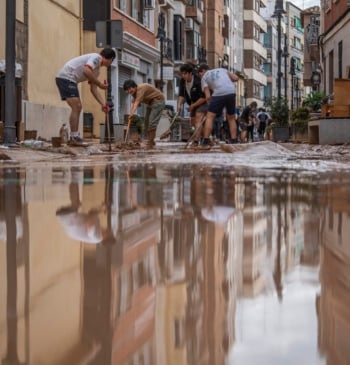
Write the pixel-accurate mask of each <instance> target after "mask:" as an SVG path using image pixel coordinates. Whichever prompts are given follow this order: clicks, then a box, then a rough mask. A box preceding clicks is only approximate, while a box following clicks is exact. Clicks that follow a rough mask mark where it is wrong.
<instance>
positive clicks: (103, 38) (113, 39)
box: [96, 20, 123, 49]
mask: <svg viewBox="0 0 350 365" xmlns="http://www.w3.org/2000/svg"><path fill="white" fill-rule="evenodd" d="M96 47H98V48H104V47H113V48H117V49H122V48H123V23H122V21H121V20H102V21H98V22H96Z"/></svg>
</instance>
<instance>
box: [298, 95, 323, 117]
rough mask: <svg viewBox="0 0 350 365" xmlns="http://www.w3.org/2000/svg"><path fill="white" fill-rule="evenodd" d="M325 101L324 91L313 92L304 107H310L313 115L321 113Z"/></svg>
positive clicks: (306, 99) (306, 98)
mask: <svg viewBox="0 0 350 365" xmlns="http://www.w3.org/2000/svg"><path fill="white" fill-rule="evenodd" d="M323 99H324V94H323V92H322V91H312V92H311V93H310V94H308V95H307V96H306V97H305V98H304V100H303V106H305V107H308V108H309V109H310V111H311V112H313V113H317V112H320V110H321V105H322V102H323Z"/></svg>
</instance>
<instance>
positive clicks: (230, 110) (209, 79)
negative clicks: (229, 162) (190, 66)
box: [198, 64, 238, 149]
mask: <svg viewBox="0 0 350 365" xmlns="http://www.w3.org/2000/svg"><path fill="white" fill-rule="evenodd" d="M198 74H199V76H200V77H201V79H202V90H203V92H204V94H205V97H206V99H207V101H208V102H209V106H208V112H207V119H206V122H205V125H204V132H203V142H202V145H201V146H200V148H202V149H210V140H209V136H210V134H211V132H212V129H213V121H214V119H215V117H216V116H217V115H221V114H222V112H223V110H224V109H226V115H227V119H228V123H229V128H230V135H231V139H230V143H237V126H236V118H235V109H236V86H235V84H234V82H236V81H238V76H237V75H235V74H233V73H232V72H230V71H228V70H227V69H225V68H215V69H212V70H209V66H208V65H206V64H201V65H199V68H198Z"/></svg>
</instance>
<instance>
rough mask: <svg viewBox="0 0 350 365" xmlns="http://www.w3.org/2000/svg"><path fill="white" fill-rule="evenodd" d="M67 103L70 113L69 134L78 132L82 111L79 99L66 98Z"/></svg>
mask: <svg viewBox="0 0 350 365" xmlns="http://www.w3.org/2000/svg"><path fill="white" fill-rule="evenodd" d="M67 103H68V105H69V106H70V108H71V109H72V110H71V113H70V117H69V126H70V131H71V133H72V132H73V133H74V132H78V129H79V117H80V113H81V110H82V105H81V101H80V98H78V97H74V98H68V99H67Z"/></svg>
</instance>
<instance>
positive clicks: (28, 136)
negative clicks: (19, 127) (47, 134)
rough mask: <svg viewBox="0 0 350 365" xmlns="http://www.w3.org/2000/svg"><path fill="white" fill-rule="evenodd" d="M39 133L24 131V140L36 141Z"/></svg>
mask: <svg viewBox="0 0 350 365" xmlns="http://www.w3.org/2000/svg"><path fill="white" fill-rule="evenodd" d="M37 133H38V131H35V130H33V131H29V130H26V131H24V139H36V137H37Z"/></svg>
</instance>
